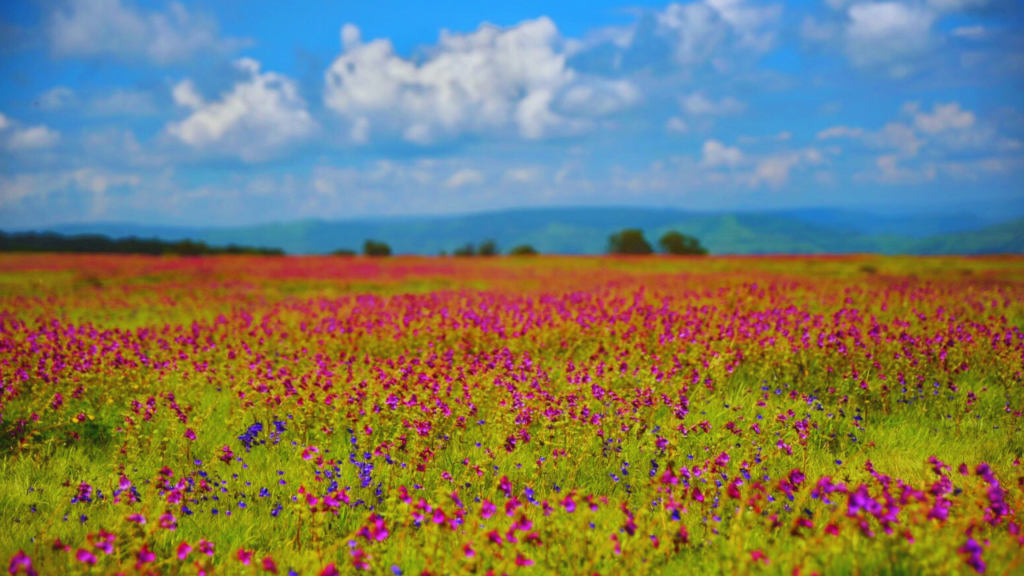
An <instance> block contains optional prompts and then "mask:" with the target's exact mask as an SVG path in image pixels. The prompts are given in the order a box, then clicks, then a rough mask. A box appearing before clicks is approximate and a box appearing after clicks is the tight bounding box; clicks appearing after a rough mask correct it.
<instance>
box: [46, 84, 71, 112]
mask: <svg viewBox="0 0 1024 576" xmlns="http://www.w3.org/2000/svg"><path fill="white" fill-rule="evenodd" d="M74 102H75V93H74V91H73V90H71V89H70V88H67V87H65V86H57V87H56V88H53V89H51V90H47V91H46V92H43V93H42V94H41V95H40V96H39V100H38V101H37V103H38V105H39V107H40V108H42V109H43V110H59V109H61V108H66V107H68V106H69V105H71V104H73V103H74Z"/></svg>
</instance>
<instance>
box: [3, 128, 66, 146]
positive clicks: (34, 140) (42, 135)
mask: <svg viewBox="0 0 1024 576" xmlns="http://www.w3.org/2000/svg"><path fill="white" fill-rule="evenodd" d="M58 140H60V132H58V131H56V130H51V129H49V128H47V127H46V126H32V127H30V128H22V129H19V130H15V131H14V132H12V133H11V134H10V135H9V136H8V138H7V149H8V150H12V151H23V150H41V149H44V148H51V147H53V146H54V145H56V144H57V141H58Z"/></svg>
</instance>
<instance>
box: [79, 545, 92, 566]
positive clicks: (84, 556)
mask: <svg viewBox="0 0 1024 576" xmlns="http://www.w3.org/2000/svg"><path fill="white" fill-rule="evenodd" d="M75 560H78V561H79V562H82V563H84V564H88V565H90V566H92V565H93V564H95V563H96V555H95V554H93V553H92V552H89V551H88V550H86V549H85V548H79V549H78V551H77V552H75Z"/></svg>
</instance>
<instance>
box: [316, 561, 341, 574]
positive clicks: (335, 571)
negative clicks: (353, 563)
mask: <svg viewBox="0 0 1024 576" xmlns="http://www.w3.org/2000/svg"><path fill="white" fill-rule="evenodd" d="M320 576H338V569H337V568H335V567H334V563H333V562H332V563H330V564H328V565H327V566H324V569H323V570H321V571H320Z"/></svg>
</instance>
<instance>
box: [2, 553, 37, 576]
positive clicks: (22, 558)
mask: <svg viewBox="0 0 1024 576" xmlns="http://www.w3.org/2000/svg"><path fill="white" fill-rule="evenodd" d="M21 572H24V573H25V574H28V576H36V575H37V574H38V573H37V572H36V570H35V568H33V567H32V558H30V557H29V555H28V554H25V552H24V551H22V550H18V553H17V554H15V555H14V556H12V557H11V563H10V564H9V565H8V567H7V573H8V574H12V575H13V574H18V573H21Z"/></svg>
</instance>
